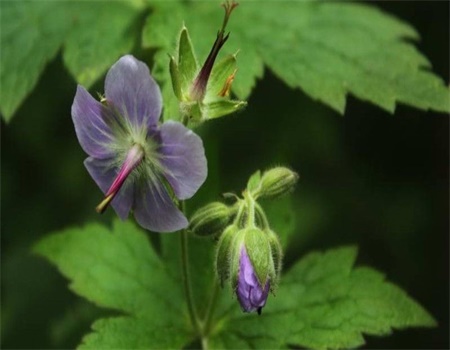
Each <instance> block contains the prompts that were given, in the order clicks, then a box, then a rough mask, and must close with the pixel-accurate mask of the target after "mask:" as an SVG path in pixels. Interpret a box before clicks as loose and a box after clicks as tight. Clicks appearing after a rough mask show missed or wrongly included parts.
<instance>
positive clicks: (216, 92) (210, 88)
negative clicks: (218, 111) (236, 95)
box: [204, 55, 236, 103]
mask: <svg viewBox="0 0 450 350" xmlns="http://www.w3.org/2000/svg"><path fill="white" fill-rule="evenodd" d="M235 72H236V55H229V56H228V57H225V58H224V59H223V60H221V61H220V62H218V63H217V64H215V65H214V67H213V69H212V71H211V75H210V77H209V80H208V85H207V87H206V94H205V98H204V102H205V103H208V102H210V101H214V100H215V99H217V98H218V97H220V96H221V95H220V93H221V92H222V91H223V89H224V88H225V87H226V84H227V80H228V78H230V77H232V75H233V74H234V73H235Z"/></svg>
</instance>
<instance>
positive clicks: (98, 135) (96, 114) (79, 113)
mask: <svg viewBox="0 0 450 350" xmlns="http://www.w3.org/2000/svg"><path fill="white" fill-rule="evenodd" d="M107 118H108V110H107V108H105V106H103V105H102V104H101V103H100V102H98V101H96V100H95V99H94V98H93V97H92V96H91V95H90V94H89V92H87V91H86V89H85V88H84V87H82V86H81V85H78V86H77V93H76V94H75V98H74V100H73V104H72V120H73V124H74V125H75V132H76V134H77V137H78V141H79V142H80V145H81V147H82V148H83V150H84V151H85V152H86V153H87V154H88V155H90V156H91V157H94V158H100V159H104V158H110V157H112V155H113V151H112V149H111V148H110V147H108V145H109V144H111V143H112V142H113V141H114V138H113V135H112V132H111V129H110V127H109V126H108V124H107V123H106V119H107Z"/></svg>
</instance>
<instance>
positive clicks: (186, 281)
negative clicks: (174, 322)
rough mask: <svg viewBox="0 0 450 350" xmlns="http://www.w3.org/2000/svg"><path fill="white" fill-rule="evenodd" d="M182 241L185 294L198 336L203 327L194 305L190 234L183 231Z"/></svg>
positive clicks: (183, 207)
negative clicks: (189, 246)
mask: <svg viewBox="0 0 450 350" xmlns="http://www.w3.org/2000/svg"><path fill="white" fill-rule="evenodd" d="M181 211H182V212H183V213H185V211H186V210H185V204H184V202H182V204H181ZM180 239H181V273H182V278H183V285H184V293H185V296H186V302H187V306H188V311H189V317H190V319H191V323H192V326H193V327H194V330H195V332H196V333H197V334H198V335H201V333H202V327H201V325H200V321H199V319H198V316H197V310H196V309H195V305H194V298H193V296H192V288H191V279H190V274H189V255H188V232H187V230H186V229H183V230H182V231H181V234H180Z"/></svg>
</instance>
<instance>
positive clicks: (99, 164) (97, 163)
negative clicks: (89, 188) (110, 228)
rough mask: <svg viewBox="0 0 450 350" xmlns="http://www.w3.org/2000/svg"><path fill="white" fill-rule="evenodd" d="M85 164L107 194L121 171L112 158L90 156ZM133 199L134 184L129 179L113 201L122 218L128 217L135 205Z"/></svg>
mask: <svg viewBox="0 0 450 350" xmlns="http://www.w3.org/2000/svg"><path fill="white" fill-rule="evenodd" d="M84 166H85V167H86V169H87V171H88V172H89V174H90V175H91V176H92V178H93V179H94V181H95V183H96V184H97V185H98V187H100V189H101V190H102V191H103V193H104V194H106V192H107V191H108V189H109V187H110V186H111V184H112V183H113V181H114V179H115V178H116V176H117V173H118V171H119V169H118V168H117V167H114V166H112V160H111V159H94V158H92V157H89V158H86V160H85V161H84ZM133 199H134V184H133V182H132V181H130V179H127V180H125V182H124V184H123V185H122V187H121V189H120V190H119V192H118V193H117V194H116V196H115V197H114V199H113V200H112V202H111V205H112V207H113V208H114V210H115V212H116V213H117V215H118V216H119V217H120V218H121V219H122V220H126V219H127V218H128V213H129V212H130V209H131V206H132V205H133Z"/></svg>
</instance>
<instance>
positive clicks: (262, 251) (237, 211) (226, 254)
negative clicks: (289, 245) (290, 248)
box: [189, 167, 298, 313]
mask: <svg viewBox="0 0 450 350" xmlns="http://www.w3.org/2000/svg"><path fill="white" fill-rule="evenodd" d="M297 180H298V175H297V174H296V173H295V172H293V171H291V170H290V169H287V168H283V167H277V168H273V169H271V170H268V171H266V172H264V173H263V174H262V175H261V173H260V172H259V171H258V172H256V173H255V174H253V175H252V176H251V177H250V179H249V181H248V183H247V188H246V189H245V190H244V191H243V193H242V198H240V197H238V196H236V195H233V194H227V197H228V198H234V199H235V201H234V203H232V204H231V205H226V204H224V203H221V202H213V203H210V204H208V205H206V206H205V207H203V208H201V209H199V210H198V211H197V212H196V213H195V214H194V215H193V216H192V218H191V223H190V226H189V227H190V230H191V231H192V232H193V233H195V234H197V235H200V236H207V235H218V234H220V238H219V241H218V244H217V252H216V262H215V264H216V271H217V276H218V279H219V281H220V283H221V285H222V286H223V285H224V283H225V282H226V281H229V282H230V284H231V287H232V289H233V290H234V291H235V292H236V295H237V297H238V300H239V302H240V304H241V306H242V309H243V310H244V311H245V312H252V311H257V312H258V313H261V310H262V308H263V307H264V305H265V303H266V300H267V297H268V294H269V291H272V292H274V291H275V289H276V287H277V284H278V280H279V277H280V273H281V265H282V257H283V252H282V249H281V244H280V241H279V238H278V235H277V234H276V233H275V232H274V231H273V230H272V229H271V228H270V226H269V222H268V220H267V217H266V215H265V213H264V210H263V209H262V207H261V206H260V204H259V203H258V202H257V199H258V198H274V197H278V196H280V195H282V194H285V193H289V192H290V191H291V190H292V189H293V187H294V186H295V183H296V182H297Z"/></svg>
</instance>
